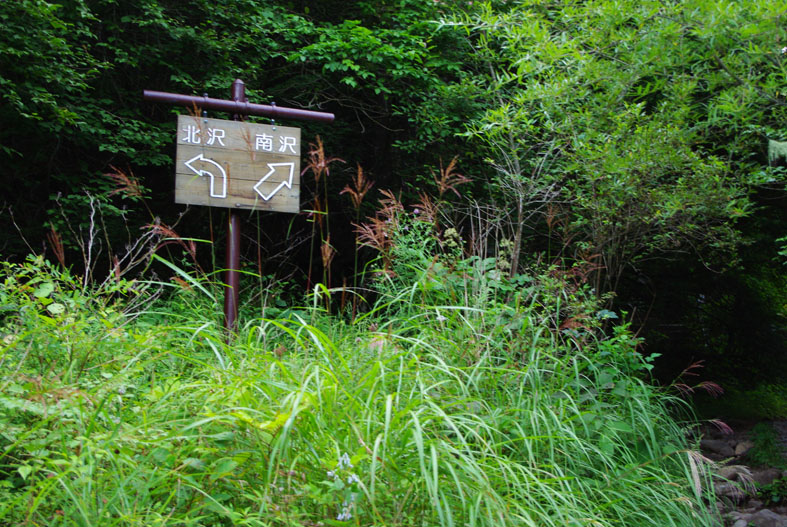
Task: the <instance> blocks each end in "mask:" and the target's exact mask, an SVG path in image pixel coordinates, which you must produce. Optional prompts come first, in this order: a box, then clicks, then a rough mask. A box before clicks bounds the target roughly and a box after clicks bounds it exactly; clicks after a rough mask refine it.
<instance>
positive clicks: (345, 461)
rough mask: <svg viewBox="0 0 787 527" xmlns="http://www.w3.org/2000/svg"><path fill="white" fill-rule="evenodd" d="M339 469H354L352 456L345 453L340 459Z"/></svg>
mask: <svg viewBox="0 0 787 527" xmlns="http://www.w3.org/2000/svg"><path fill="white" fill-rule="evenodd" d="M339 468H353V464H352V463H351V462H350V456H349V455H348V454H347V452H345V453H344V454H342V456H341V457H340V458H339Z"/></svg>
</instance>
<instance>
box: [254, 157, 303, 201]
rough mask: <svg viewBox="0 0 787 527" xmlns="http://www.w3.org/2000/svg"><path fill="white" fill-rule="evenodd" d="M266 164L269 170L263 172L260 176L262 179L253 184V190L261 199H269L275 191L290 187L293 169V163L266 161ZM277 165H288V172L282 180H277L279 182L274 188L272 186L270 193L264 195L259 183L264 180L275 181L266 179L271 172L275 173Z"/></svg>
mask: <svg viewBox="0 0 787 527" xmlns="http://www.w3.org/2000/svg"><path fill="white" fill-rule="evenodd" d="M267 165H268V168H270V171H269V172H268V173H267V174H265V175H264V176H262V179H260V180H259V181H258V182H257V184H256V185H254V191H255V192H256V193H257V194H259V195H260V197H261V198H262V199H264V200H265V201H269V200H270V199H271V198H272V197H273V196H274V195H276V193H277V192H278V191H280V190H281V189H282V188H284V187H287V188H292V176H293V172H294V171H295V163H268V164H267ZM277 167H289V170H288V173H287V177H286V178H282V180H281V181H280V182H279V184H278V185H276V188H274V189H273V190H272V191H270V193H268V194H267V195H265V194H263V193H262V191H261V190H260V185H262V184H263V183H265V182H268V183H275V182H276V180H275V179H274V180H273V181H268V178H270V177H271V176H272V175H273V174H275V173H276V168H277Z"/></svg>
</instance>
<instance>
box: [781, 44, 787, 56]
mask: <svg viewBox="0 0 787 527" xmlns="http://www.w3.org/2000/svg"><path fill="white" fill-rule="evenodd" d="M785 53H787V46H784V47H783V48H782V55H784V54H785Z"/></svg>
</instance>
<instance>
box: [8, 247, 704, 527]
mask: <svg viewBox="0 0 787 527" xmlns="http://www.w3.org/2000/svg"><path fill="white" fill-rule="evenodd" d="M411 262H413V264H412V265H411V267H410V268H409V272H408V274H407V275H406V276H407V280H408V282H407V283H405V282H404V281H403V280H401V279H399V278H396V277H392V276H390V275H382V277H381V278H379V280H378V282H377V285H376V286H375V287H377V288H378V291H379V295H378V299H377V302H376V304H375V305H374V306H373V307H371V308H370V309H369V310H368V311H366V312H365V313H363V314H360V315H358V316H357V317H355V318H354V319H352V318H349V317H344V318H343V317H342V316H340V315H333V316H329V315H328V314H327V313H326V312H325V310H324V308H322V307H318V306H323V303H322V302H316V301H315V302H312V303H310V304H309V305H310V306H311V307H300V308H294V307H289V308H286V309H277V310H276V311H275V312H274V315H271V314H268V315H266V316H264V317H258V318H247V319H245V320H244V321H243V323H242V324H241V326H240V328H239V329H238V332H237V335H236V336H235V338H234V339H233V340H232V343H231V344H230V345H228V344H226V343H225V338H224V335H223V333H222V330H221V327H220V326H219V323H220V316H216V311H217V308H216V307H215V303H214V302H213V300H212V299H211V298H210V297H211V295H212V294H213V293H212V292H213V289H212V287H213V286H211V285H210V284H207V283H204V282H200V281H199V280H197V279H195V278H191V279H190V280H191V281H192V282H193V285H194V286H190V287H179V288H178V290H177V292H175V293H174V294H173V295H171V296H170V297H169V298H168V299H167V300H166V302H164V301H162V302H163V303H160V304H159V305H158V306H156V307H152V308H149V309H146V312H144V313H136V314H135V317H133V318H131V317H130V316H129V314H128V313H126V312H124V306H125V305H127V302H128V301H129V296H133V295H134V294H136V293H134V287H133V284H131V285H130V286H129V288H126V289H122V288H121V289H120V290H116V291H104V292H90V291H85V292H83V290H82V288H81V287H80V284H79V281H78V280H76V279H74V278H73V277H70V276H69V274H68V273H66V272H62V271H57V270H55V269H53V267H52V266H50V265H48V264H47V263H46V262H44V261H43V260H41V259H32V260H30V261H29V262H27V263H26V264H24V265H21V266H20V265H10V264H6V265H5V266H4V268H3V275H2V280H3V281H4V287H3V289H2V293H0V295H1V297H0V298H1V300H2V307H1V308H0V309H2V311H0V317H2V318H1V319H0V338H1V339H2V340H1V341H2V348H1V351H0V372H2V373H0V375H2V377H1V378H0V524H7V525H49V526H61V525H62V526H66V525H67V526H75V525H76V526H94V525H95V526H98V525H100V526H102V527H104V526H126V525H129V526H130V525H139V526H143V525H144V526H152V525H173V526H174V525H177V526H198V525H205V526H208V525H210V526H214V525H246V526H271V527H273V526H304V527H306V526H309V527H313V526H321V525H326V526H330V525H356V526H361V525H364V526H372V525H375V526H381V527H382V526H386V527H392V526H416V525H417V526H433V525H441V526H454V525H456V526H459V525H462V526H495V527H500V526H506V525H512V526H513V525H516V526H520V525H522V526H539V527H541V526H561V527H564V526H597V527H600V526H632V527H639V526H642V525H659V526H675V527H686V526H689V525H698V526H710V525H711V524H712V518H711V516H710V514H709V513H708V512H707V511H706V508H705V503H706V502H710V503H713V501H714V500H713V497H712V495H709V493H711V492H712V490H710V486H709V482H708V478H707V475H706V471H705V465H704V463H705V461H704V460H703V458H702V457H701V456H700V455H699V454H698V453H697V452H696V451H694V450H692V447H693V446H694V445H693V444H691V443H690V442H689V441H690V437H691V436H690V434H689V432H690V430H691V427H690V423H683V424H682V423H679V422H677V421H676V420H675V419H674V417H673V416H672V414H671V413H670V408H673V409H674V408H676V407H680V408H682V407H683V406H684V405H683V403H682V402H681V401H680V400H679V399H678V398H676V397H673V396H671V395H669V394H667V393H665V392H663V391H658V390H657V389H655V388H654V387H652V386H651V385H650V384H648V383H647V382H646V380H647V373H648V371H649V368H650V364H649V363H648V362H647V361H645V360H644V359H643V358H642V356H641V355H639V354H638V353H637V351H636V344H637V341H636V339H635V338H634V337H633V336H632V335H631V333H630V332H629V331H628V330H627V328H626V327H625V325H621V326H619V327H618V328H617V330H616V331H614V332H612V334H611V335H610V336H606V337H605V336H604V335H603V333H602V332H601V331H600V326H601V323H602V319H604V318H607V317H608V316H609V312H604V311H599V310H598V308H597V307H595V301H594V300H593V297H592V295H591V294H590V293H589V292H588V291H587V290H585V289H584V288H582V287H569V286H567V285H566V283H565V281H564V279H565V276H564V275H561V274H560V273H559V272H557V271H556V270H554V269H552V270H546V271H543V272H538V273H536V272H534V273H533V274H532V275H531V276H518V277H515V278H514V279H510V280H509V279H508V278H505V277H504V276H503V275H502V274H501V273H500V272H496V270H495V268H494V265H493V262H487V261H484V260H480V259H475V260H473V259H470V260H462V261H454V262H448V261H443V262H442V263H439V265H438V262H437V261H436V260H435V261H434V262H433V263H434V265H432V264H430V265H427V266H423V265H421V266H419V265H417V262H415V260H411ZM400 276H404V275H400ZM188 282H189V281H188V280H186V285H188ZM196 285H199V286H200V287H195V286H196ZM328 293H329V292H328V291H323V293H322V294H328ZM54 304H58V305H61V306H62V309H61V308H60V307H58V308H55V309H52V308H51V306H52V305H54ZM162 313H169V314H170V316H169V317H168V318H167V319H164V318H163V315H162Z"/></svg>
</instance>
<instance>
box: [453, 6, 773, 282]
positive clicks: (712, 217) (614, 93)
mask: <svg viewBox="0 0 787 527" xmlns="http://www.w3.org/2000/svg"><path fill="white" fill-rule="evenodd" d="M751 7H752V9H748V8H747V7H744V6H743V5H741V4H736V5H735V7H731V6H730V5H729V4H728V3H727V2H704V1H703V2H689V3H686V2H673V3H669V4H664V3H662V2H622V3H621V2H616V3H613V2H590V3H574V2H561V3H558V4H550V5H549V6H545V5H541V4H537V3H528V2H525V3H518V4H516V5H514V6H512V7H510V8H509V9H507V10H503V11H501V12H495V11H493V10H491V9H486V10H482V11H480V12H479V13H478V14H468V15H466V16H462V17H456V18H448V19H446V20H445V23H446V24H449V25H455V26H459V27H462V28H465V29H466V31H467V33H468V36H469V40H470V42H471V44H472V46H473V49H474V58H475V60H476V61H477V63H478V69H477V73H478V74H479V75H481V76H482V78H483V79H484V80H483V85H484V86H485V87H486V90H487V91H484V92H479V95H478V96H479V97H480V96H485V97H487V98H488V100H489V101H490V104H489V106H488V110H487V111H486V113H485V114H484V115H482V116H479V118H477V119H475V120H472V121H471V122H470V123H469V125H468V131H467V134H468V135H469V136H470V137H471V138H473V139H474V140H475V142H476V144H478V145H480V146H485V147H486V151H487V152H488V153H487V157H488V158H489V159H490V161H491V162H492V165H493V168H494V170H495V173H496V177H495V179H494V180H493V181H495V183H496V185H497V186H498V187H499V189H500V191H501V195H502V199H505V200H506V201H507V202H508V203H509V207H510V208H511V209H513V208H515V207H517V209H518V210H520V213H519V214H518V216H517V221H518V222H519V223H521V221H522V220H523V219H527V218H528V217H531V218H533V217H532V216H528V215H527V214H522V213H521V207H522V203H523V202H524V203H525V204H526V207H525V208H526V209H528V210H532V209H533V208H534V207H538V206H539V204H541V203H543V202H544V201H547V202H552V203H554V205H555V206H557V207H558V208H559V209H560V212H561V214H562V215H563V216H564V219H565V222H564V224H563V229H564V231H563V232H562V233H558V234H560V235H561V236H562V238H563V240H571V241H570V244H571V245H572V246H573V248H574V249H575V250H576V249H580V250H584V251H587V252H589V253H590V254H598V255H599V256H600V257H601V263H602V264H603V265H604V269H605V272H604V273H605V275H606V282H605V283H604V284H602V283H601V282H599V286H601V285H603V286H604V287H603V288H604V289H606V290H610V289H613V290H614V289H615V288H616V287H617V283H618V279H619V278H620V276H621V275H622V274H623V273H624V271H625V270H626V268H627V267H629V266H632V265H636V263H637V261H639V260H641V259H646V258H649V257H654V256H657V255H658V256H660V257H663V256H665V255H668V254H669V253H675V252H685V251H697V252H699V253H700V254H703V255H706V257H710V258H712V259H714V260H717V261H718V260H721V259H722V257H723V255H727V257H729V255H730V254H734V250H735V247H736V245H737V244H738V243H739V237H738V235H737V232H736V229H735V225H736V223H737V222H738V220H739V219H741V218H743V217H745V216H746V215H748V214H750V213H751V205H750V203H749V201H748V197H747V190H746V189H747V187H749V186H750V185H751V184H752V183H762V182H763V181H756V182H755V181H753V179H752V178H751V176H750V175H751V174H752V172H755V171H762V170H763V169H764V165H766V164H767V163H766V161H767V160H766V159H765V158H764V156H763V155H762V152H763V147H764V141H763V136H762V135H761V134H762V132H763V131H764V130H765V127H768V126H772V127H776V128H778V126H780V124H779V123H781V122H783V111H784V110H783V108H784V105H783V104H782V103H781V99H780V97H781V95H780V94H781V92H780V91H779V90H780V88H779V87H778V86H779V81H778V79H779V78H780V77H781V62H782V59H781V51H780V50H781V42H782V40H783V37H784V30H783V28H781V27H780V25H779V23H778V20H779V17H780V14H781V12H782V7H783V6H781V5H769V6H768V7H765V6H763V5H761V4H757V5H756V6H755V5H754V4H753V5H752V6H751ZM482 93H483V95H481V94H482ZM754 123H758V124H756V125H755V124H754ZM758 126H759V128H757V127H758ZM770 181H771V182H772V181H773V179H770ZM537 218H538V216H536V217H535V218H533V219H537ZM531 225H532V226H533V227H538V222H535V221H533V220H531ZM550 227H551V226H550ZM550 230H551V229H550Z"/></svg>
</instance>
